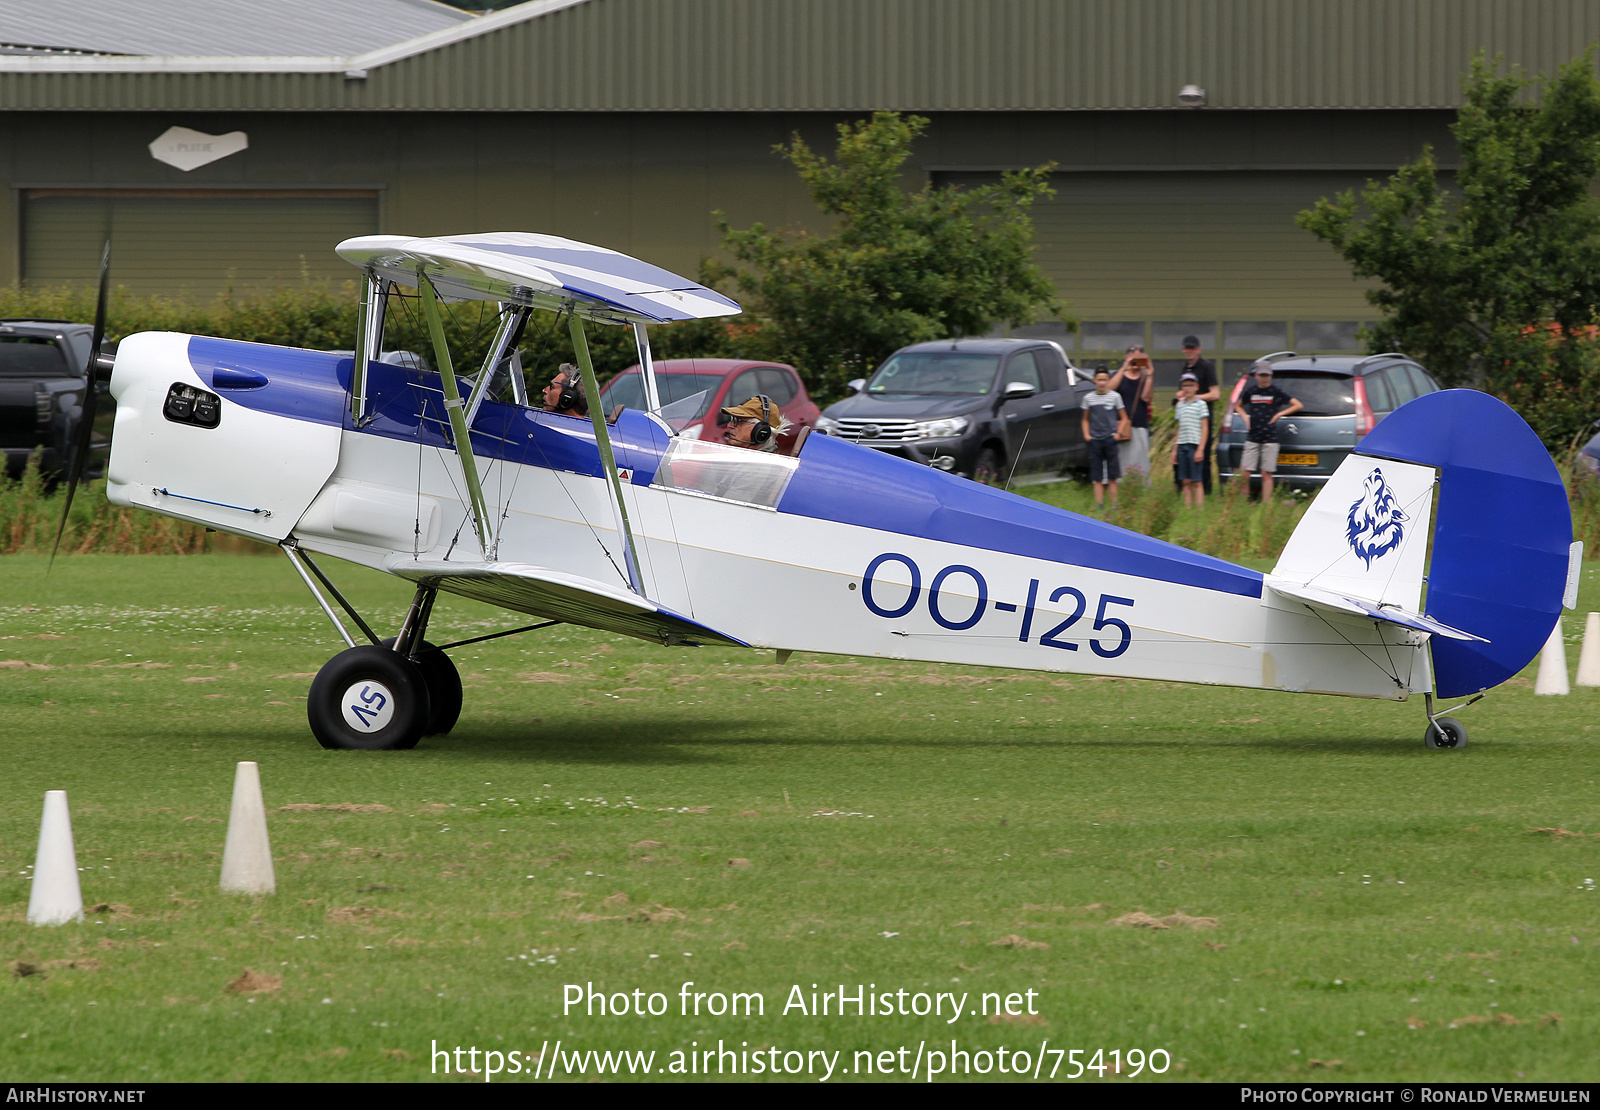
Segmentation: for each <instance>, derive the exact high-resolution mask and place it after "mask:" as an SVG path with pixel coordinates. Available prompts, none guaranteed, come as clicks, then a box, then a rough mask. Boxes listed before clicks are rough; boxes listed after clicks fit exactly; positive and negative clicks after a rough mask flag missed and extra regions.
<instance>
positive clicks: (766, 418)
mask: <svg viewBox="0 0 1600 1110" xmlns="http://www.w3.org/2000/svg"><path fill="white" fill-rule="evenodd" d="M755 399H756V400H757V401H760V402H761V419H760V420H757V421H756V422H755V426H754V427H752V428H751V429H750V445H751V446H752V447H760V446H762V445H763V444H764V443H766V442H767V441H768V440H769V439H771V438H772V420H771V417H772V416H773V415H775V413H776V412H777V408H776V406H774V405H773V403H772V398H771V397H768V396H767V395H766V394H765V393H757V394H756V396H755Z"/></svg>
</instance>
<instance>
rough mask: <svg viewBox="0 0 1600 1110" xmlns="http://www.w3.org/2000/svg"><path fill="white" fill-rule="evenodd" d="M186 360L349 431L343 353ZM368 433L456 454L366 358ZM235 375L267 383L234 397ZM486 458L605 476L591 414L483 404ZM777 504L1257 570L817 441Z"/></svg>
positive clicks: (425, 390)
mask: <svg viewBox="0 0 1600 1110" xmlns="http://www.w3.org/2000/svg"><path fill="white" fill-rule="evenodd" d="M189 360H190V362H191V363H192V364H193V366H194V369H195V372H196V373H197V374H198V375H199V377H200V379H201V380H202V381H204V382H206V383H207V384H208V385H211V384H213V383H216V384H217V385H218V386H220V387H221V388H220V390H219V391H220V392H221V393H222V395H223V396H225V397H227V398H228V399H229V400H230V401H233V402H234V403H236V404H239V405H243V406H244V407H246V408H251V409H255V410H257V411H260V412H268V413H273V414H275V415H278V416H285V417H289V418H291V419H295V420H309V421H312V422H314V423H319V424H330V425H334V426H336V427H344V428H346V429H349V428H350V427H351V424H350V415H349V406H348V402H349V389H350V375H351V370H352V368H353V366H354V363H353V362H352V360H351V359H349V358H341V357H340V356H338V355H333V354H328V353H326V352H322V351H307V350H300V349H297V348H288V347H273V346H268V345H265V344H259V343H241V342H236V341H233V340H227V339H210V338H206V337H203V336H195V337H194V338H192V339H191V340H190V341H189ZM369 365H370V369H369V371H368V376H367V397H368V414H369V416H370V418H371V421H370V423H368V424H366V425H365V426H364V427H363V428H362V429H361V431H362V432H363V433H365V434H367V435H377V436H383V437H385V438H388V439H397V440H404V441H406V442H408V443H415V444H419V445H422V446H427V447H439V448H445V449H448V448H449V447H450V439H449V429H448V424H447V423H446V420H445V413H444V393H443V391H442V390H441V388H440V384H439V375H438V374H435V373H431V372H423V371H417V370H411V369H407V368H405V367H401V366H394V365H391V364H389V363H384V362H374V363H371V364H369ZM234 367H236V368H239V369H246V370H250V371H253V372H254V373H255V374H257V375H261V376H264V377H265V378H266V379H267V382H266V384H265V385H261V386H258V387H256V388H250V389H230V388H228V387H227V385H226V384H225V381H226V379H227V374H226V373H223V374H222V375H221V376H220V378H219V374H218V372H219V370H225V369H226V368H234ZM611 438H612V445H613V447H614V448H615V450H616V457H617V464H618V465H619V466H621V467H623V468H625V469H628V470H631V471H632V472H633V484H635V485H639V486H648V485H649V484H650V483H651V482H652V481H654V479H655V473H656V468H657V466H658V465H659V464H660V461H661V455H662V453H663V452H664V451H665V450H666V448H667V442H668V438H667V435H666V433H665V432H664V431H663V430H662V429H661V427H660V426H659V425H657V424H656V423H655V421H653V420H651V419H650V418H649V417H647V416H645V415H644V414H643V413H639V412H634V411H625V412H623V414H622V417H621V419H619V420H618V421H617V423H616V424H615V425H614V426H613V427H612V429H611ZM472 447H473V451H474V452H475V453H476V454H478V455H479V456H480V457H483V458H495V459H502V460H504V461H506V462H513V463H521V464H523V465H526V466H537V467H544V468H547V469H552V470H562V471H567V472H570V473H577V474H586V475H590V476H592V477H600V476H601V473H602V471H601V468H600V456H599V451H598V450H597V449H596V447H595V441H594V428H593V426H592V425H591V424H590V423H589V421H588V420H587V419H586V418H585V419H579V418H576V417H571V416H561V415H557V414H554V413H547V412H540V411H538V410H534V409H526V408H522V407H521V406H518V405H509V404H503V403H500V402H497V401H486V402H484V404H483V406H482V407H481V408H480V409H479V412H478V417H477V420H476V421H475V422H474V424H473V428H472ZM778 510H779V511H780V512H783V513H789V514H792V515H794V516H802V517H810V518H812V519H815V520H826V521H833V522H835V523H839V524H850V525H855V526H857V527H861V528H871V529H876V530H878V531H883V532H892V533H895V534H897V535H902V536H912V537H916V538H919V539H926V540H933V541H936V542H939V543H949V544H957V545H960V546H962V547H969V548H975V549H978V550H983V551H996V552H1001V553H1004V554H1010V555H1020V556H1022V557H1024V558H1030V559H1040V560H1045V561H1048V562H1052V563H1061V564H1065V565H1068V566H1079V567H1086V568H1089V569H1092V570H1102V571H1107V572H1110V573H1113V574H1126V575H1131V576H1133V577H1135V578H1147V579H1150V580H1152V581H1158V582H1173V583H1176V584H1179V585H1184V586H1194V587H1197V588H1199V589H1203V590H1214V591H1217V592H1219V593H1227V594H1237V595H1239V596H1241V597H1260V596H1261V589H1262V576H1261V574H1260V572H1258V571H1253V570H1250V569H1248V568H1246V567H1241V566H1236V565H1234V564H1232V563H1229V562H1226V561H1224V560H1222V559H1215V558H1212V557H1211V556H1209V555H1201V554H1199V553H1197V552H1194V551H1189V550H1187V549H1186V548H1182V547H1178V546H1177V545H1175V544H1170V543H1165V542H1163V541H1161V540H1157V539H1153V538H1151V537H1149V536H1143V535H1139V534H1138V533H1135V532H1129V531H1127V530H1125V529H1122V528H1117V527H1115V526H1114V525H1110V524H1106V523H1104V522H1102V521H1098V520H1090V519H1088V518H1087V517H1082V516H1079V515H1078V514H1076V513H1070V512H1067V511H1066V510H1064V509H1058V508H1055V507H1054V506H1051V505H1045V504H1043V503H1041V502H1038V501H1033V500H1030V499H1028V498H1025V497H1019V496H1017V495H1016V494H1012V493H1006V492H1004V491H1002V490H997V489H991V488H989V487H988V486H981V485H978V484H977V483H975V482H970V481H967V480H966V479H965V478H958V477H955V476H954V475H951V474H946V473H944V472H943V471H939V470H935V469H933V468H932V467H928V466H919V465H917V464H916V463H913V462H910V461H909V460H907V459H901V458H897V457H895V456H893V455H888V454H885V453H883V452H881V451H874V450H872V449H871V448H868V447H862V446H860V445H858V444H854V443H847V442H845V441H843V440H839V439H834V438H833V437H831V436H822V435H813V436H811V437H810V438H809V439H808V440H807V441H806V445H805V450H804V452H803V457H802V463H801V466H800V468H799V470H798V471H796V473H795V476H794V478H793V479H792V480H791V481H790V483H789V487H788V490H787V491H786V492H785V494H784V497H783V500H782V502H780V503H779V505H778Z"/></svg>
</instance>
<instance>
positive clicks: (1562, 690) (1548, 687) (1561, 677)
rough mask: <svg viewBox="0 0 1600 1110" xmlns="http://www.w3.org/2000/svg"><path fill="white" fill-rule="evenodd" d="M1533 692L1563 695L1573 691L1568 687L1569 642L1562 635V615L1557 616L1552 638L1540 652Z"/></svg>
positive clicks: (1551, 632)
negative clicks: (1537, 675)
mask: <svg viewBox="0 0 1600 1110" xmlns="http://www.w3.org/2000/svg"><path fill="white" fill-rule="evenodd" d="M1533 692H1534V693H1535V694H1562V695H1565V694H1568V693H1570V692H1571V691H1570V690H1569V689H1568V687H1567V642H1566V640H1565V639H1563V638H1562V636H1561V618H1560V617H1557V618H1556V626H1555V627H1554V628H1552V629H1551V630H1550V638H1549V639H1548V640H1546V641H1545V642H1544V650H1543V651H1541V652H1540V653H1539V677H1538V678H1536V679H1535V680H1534V683H1533Z"/></svg>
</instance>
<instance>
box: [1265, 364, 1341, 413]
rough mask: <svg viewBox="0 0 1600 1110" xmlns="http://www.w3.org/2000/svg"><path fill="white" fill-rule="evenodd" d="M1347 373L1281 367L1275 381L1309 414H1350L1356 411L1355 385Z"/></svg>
mask: <svg viewBox="0 0 1600 1110" xmlns="http://www.w3.org/2000/svg"><path fill="white" fill-rule="evenodd" d="M1350 381H1351V380H1350V378H1348V377H1346V376H1345V375H1344V374H1311V373H1299V372H1296V371H1293V370H1279V371H1278V372H1277V373H1276V374H1274V375H1273V378H1272V384H1273V385H1275V386H1277V387H1278V388H1279V389H1281V390H1283V391H1284V392H1285V393H1287V394H1288V395H1289V396H1291V397H1293V398H1294V399H1295V400H1296V401H1299V402H1300V404H1301V405H1303V406H1304V408H1303V409H1302V410H1301V411H1302V412H1303V413H1304V414H1305V415H1306V416H1349V415H1350V414H1351V413H1353V412H1355V411H1356V395H1355V387H1354V386H1353V385H1351V384H1350Z"/></svg>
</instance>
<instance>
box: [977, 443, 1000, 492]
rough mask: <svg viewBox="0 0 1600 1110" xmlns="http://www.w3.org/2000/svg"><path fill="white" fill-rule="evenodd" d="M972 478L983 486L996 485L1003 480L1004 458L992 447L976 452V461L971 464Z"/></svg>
mask: <svg viewBox="0 0 1600 1110" xmlns="http://www.w3.org/2000/svg"><path fill="white" fill-rule="evenodd" d="M972 480H973V481H974V482H977V483H979V484H980V485H985V486H998V485H1000V484H1001V483H1002V482H1004V481H1005V460H1003V459H1002V458H1001V457H1000V452H998V451H996V450H995V449H994V448H993V447H985V448H984V449H983V450H982V451H979V452H978V461H977V462H976V463H974V464H973V466H972Z"/></svg>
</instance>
